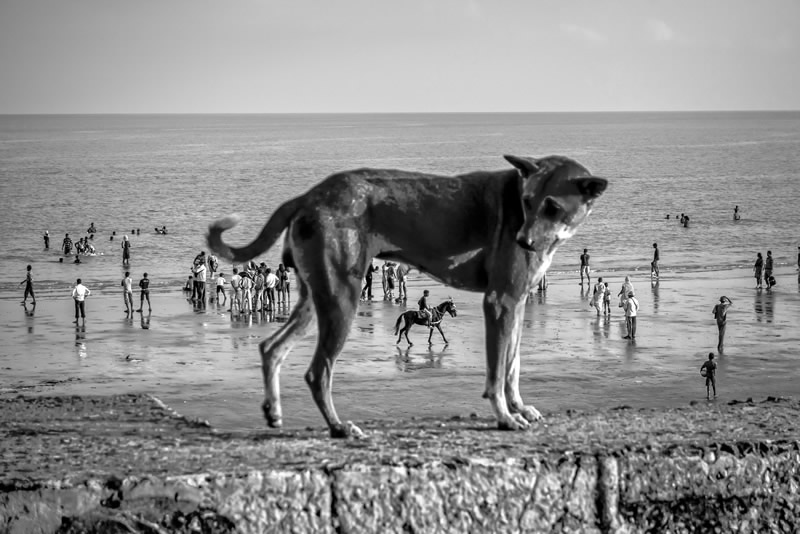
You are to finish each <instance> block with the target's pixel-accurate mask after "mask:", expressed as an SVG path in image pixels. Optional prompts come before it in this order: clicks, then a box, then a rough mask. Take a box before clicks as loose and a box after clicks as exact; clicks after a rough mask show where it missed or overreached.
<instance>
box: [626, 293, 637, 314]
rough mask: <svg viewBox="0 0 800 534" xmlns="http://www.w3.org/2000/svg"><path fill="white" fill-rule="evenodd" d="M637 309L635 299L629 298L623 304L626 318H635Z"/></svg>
mask: <svg viewBox="0 0 800 534" xmlns="http://www.w3.org/2000/svg"><path fill="white" fill-rule="evenodd" d="M638 309H639V301H638V300H636V297H629V298H628V300H627V301H626V302H625V315H626V316H627V317H636V310H638Z"/></svg>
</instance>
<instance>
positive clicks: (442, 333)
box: [431, 321, 448, 345]
mask: <svg viewBox="0 0 800 534" xmlns="http://www.w3.org/2000/svg"><path fill="white" fill-rule="evenodd" d="M436 329H437V330H439V333H440V334H441V335H442V339H443V340H444V344H445V345H447V343H448V341H447V338H446V337H444V331H443V330H442V323H441V321H440V322H439V324H437V325H436ZM431 333H433V330H431Z"/></svg>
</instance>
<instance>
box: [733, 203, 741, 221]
mask: <svg viewBox="0 0 800 534" xmlns="http://www.w3.org/2000/svg"><path fill="white" fill-rule="evenodd" d="M741 218H742V216H741V215H739V206H736V207H735V208H733V220H734V221H738V220H739V219H741Z"/></svg>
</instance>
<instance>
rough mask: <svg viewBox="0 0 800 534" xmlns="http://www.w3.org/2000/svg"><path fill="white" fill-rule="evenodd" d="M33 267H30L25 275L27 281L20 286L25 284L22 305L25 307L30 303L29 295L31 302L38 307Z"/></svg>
mask: <svg viewBox="0 0 800 534" xmlns="http://www.w3.org/2000/svg"><path fill="white" fill-rule="evenodd" d="M32 268H33V267H31V266H30V265H28V267H27V272H26V273H25V280H23V281H22V282H20V283H19V285H22V284H25V294H24V296H23V297H22V305H23V306H24V305H25V304H27V302H28V295H30V296H31V302H32V303H33V305H34V306H35V305H36V295H34V294H33V277H32V276H31V269H32Z"/></svg>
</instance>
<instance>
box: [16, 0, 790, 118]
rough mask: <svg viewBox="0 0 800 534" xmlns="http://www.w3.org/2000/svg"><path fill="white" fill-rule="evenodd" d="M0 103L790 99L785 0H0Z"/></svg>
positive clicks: (297, 107) (316, 108) (114, 106)
mask: <svg viewBox="0 0 800 534" xmlns="http://www.w3.org/2000/svg"><path fill="white" fill-rule="evenodd" d="M0 77H2V83H0V113H225V112H231V113H272V112H380V111H385V112H407V111H615V110H706V109H712V110H713V109H726V110H727V109H731V110H738V109H800V1H798V0H764V1H755V0H663V1H655V0H651V1H643V0H619V1H599V0H554V1H539V0H472V1H469V0H386V1H383V0H318V1H317V0H313V1H312V0H280V1H273V0H261V1H256V0H211V1H205V0H0Z"/></svg>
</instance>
